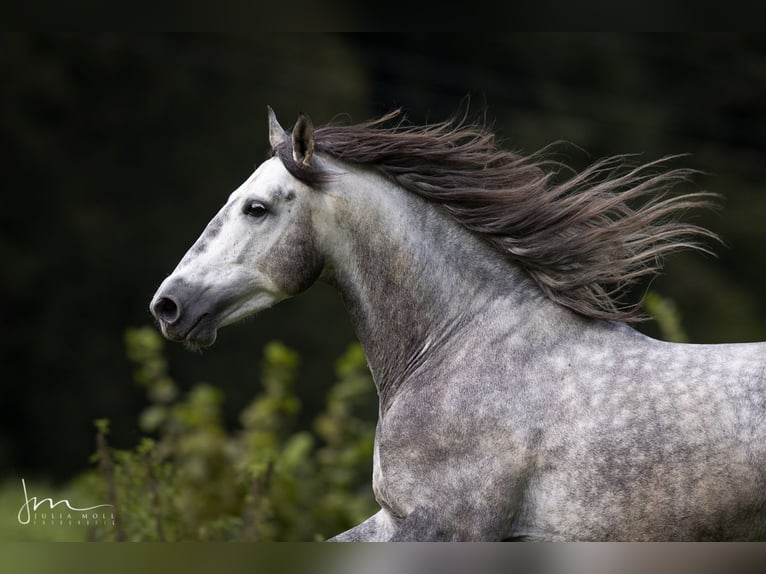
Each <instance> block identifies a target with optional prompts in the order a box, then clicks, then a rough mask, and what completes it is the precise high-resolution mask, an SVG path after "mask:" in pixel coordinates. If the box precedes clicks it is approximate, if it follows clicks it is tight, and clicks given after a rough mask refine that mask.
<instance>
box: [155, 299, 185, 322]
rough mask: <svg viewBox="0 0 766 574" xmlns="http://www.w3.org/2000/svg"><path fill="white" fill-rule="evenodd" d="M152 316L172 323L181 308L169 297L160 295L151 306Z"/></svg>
mask: <svg viewBox="0 0 766 574" xmlns="http://www.w3.org/2000/svg"><path fill="white" fill-rule="evenodd" d="M152 311H153V312H154V316H155V317H157V319H159V320H160V321H163V322H164V323H169V324H172V323H174V322H176V321H177V320H178V317H179V315H180V314H181V310H180V308H179V307H178V305H177V304H176V302H175V301H173V300H172V299H171V298H170V297H160V298H159V299H157V301H155V302H154V305H153V306H152Z"/></svg>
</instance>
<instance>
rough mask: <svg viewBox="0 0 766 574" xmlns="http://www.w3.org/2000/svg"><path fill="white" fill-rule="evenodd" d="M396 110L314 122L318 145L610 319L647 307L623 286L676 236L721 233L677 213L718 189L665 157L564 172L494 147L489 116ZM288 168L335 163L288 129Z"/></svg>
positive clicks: (553, 290)
mask: <svg viewBox="0 0 766 574" xmlns="http://www.w3.org/2000/svg"><path fill="white" fill-rule="evenodd" d="M399 116H400V111H399V110H396V111H393V112H390V113H388V114H386V115H384V116H382V117H380V118H377V119H374V120H370V121H367V122H364V123H361V124H356V125H337V124H335V125H334V124H329V125H326V126H322V127H319V128H317V129H316V130H315V149H316V151H317V152H320V153H324V154H327V155H329V156H332V157H335V158H337V159H339V160H342V161H344V162H349V163H352V164H360V165H368V166H372V167H375V168H377V169H378V170H379V171H380V172H382V173H383V174H385V175H386V176H388V177H390V178H391V179H393V180H394V181H396V182H397V183H398V184H399V185H401V186H402V187H404V188H405V189H407V190H408V191H410V192H412V193H415V194H417V195H419V196H421V197H423V198H425V199H426V200H428V201H430V202H432V203H434V204H436V205H438V206H440V207H441V208H442V209H444V210H445V211H446V212H447V213H449V214H450V215H451V216H452V217H454V218H455V219H456V220H457V221H458V222H459V223H461V224H462V225H463V226H464V227H465V228H467V229H468V230H470V231H472V232H473V233H475V234H477V235H479V236H480V237H482V238H483V239H485V240H486V241H487V242H488V243H490V244H491V245H492V246H493V247H494V248H495V249H497V250H498V251H500V252H501V253H503V254H505V255H506V256H507V257H508V258H509V259H511V260H513V261H514V262H516V263H517V264H518V265H519V266H521V268H523V269H524V270H525V271H526V272H527V273H528V274H529V275H530V276H531V277H532V278H533V279H534V280H535V281H536V283H537V284H538V285H539V286H540V288H541V289H542V290H543V292H544V293H545V294H546V295H547V296H548V297H549V298H550V299H551V300H553V301H555V302H557V303H559V304H561V305H564V306H565V307H568V308H570V309H572V310H574V311H575V312H577V313H580V314H582V315H585V316H588V317H593V318H598V319H608V320H618V321H636V320H641V319H643V318H644V316H643V315H642V313H641V311H640V303H639V304H626V303H624V302H623V300H622V298H623V296H624V294H625V292H626V290H627V288H628V287H629V286H631V285H632V284H634V283H635V282H636V281H637V280H638V279H639V278H641V277H643V276H646V275H651V274H655V273H657V272H658V271H659V269H660V268H661V266H662V256H663V255H665V254H667V253H669V252H671V251H675V250H677V249H679V248H685V247H688V248H692V249H699V250H702V251H705V249H704V247H702V246H701V245H700V243H699V240H700V239H703V238H715V237H716V236H715V234H713V233H712V232H710V231H708V230H706V229H704V228H701V227H699V226H696V225H693V224H690V223H684V222H682V221H681V220H680V217H681V215H683V214H684V213H685V212H686V211H687V210H689V209H692V208H699V207H709V206H710V205H711V201H712V198H713V197H714V195H713V194H710V193H705V192H694V193H686V194H678V193H672V190H673V187H674V186H675V185H676V184H678V183H679V182H682V181H687V180H688V179H689V177H690V175H691V174H692V173H693V172H692V171H691V170H686V169H664V164H665V163H666V161H667V160H668V159H671V158H663V159H660V160H657V161H653V162H649V163H647V164H644V165H639V166H632V167H631V166H629V165H627V161H626V160H627V158H626V156H615V157H610V158H606V159H603V160H600V161H597V162H596V163H594V164H592V165H591V166H589V167H588V168H586V169H585V170H583V171H582V172H580V173H574V174H573V175H571V176H570V177H569V178H568V179H566V180H565V181H563V182H556V181H555V180H556V178H557V176H558V174H559V173H560V171H561V168H562V167H563V166H562V164H560V163H558V162H555V161H551V160H549V159H546V158H545V157H543V155H542V154H539V153H538V154H533V155H530V156H522V155H520V154H517V153H514V152H511V151H507V150H503V149H499V148H498V147H497V145H496V142H495V135H494V134H493V133H492V132H491V131H490V130H489V129H488V128H487V127H486V126H485V125H483V124H473V123H468V122H466V121H465V118H463V119H459V118H452V119H450V120H447V121H445V122H441V123H437V124H433V125H428V126H411V125H405V124H404V123H403V122H401V121H399V122H398V123H394V125H390V124H391V122H392V120H394V119H396V118H397V117H399ZM272 153H273V154H275V155H277V156H278V157H279V158H280V159H281V161H282V162H283V163H284V165H285V167H286V168H287V169H288V170H289V171H290V173H291V174H292V175H293V176H295V177H297V178H298V179H300V180H301V181H304V182H306V183H308V184H311V185H315V186H321V185H322V184H324V183H326V182H327V181H329V180H331V179H332V178H333V174H332V173H329V172H327V171H326V170H323V169H322V168H321V167H318V166H316V165H309V166H304V165H301V164H298V163H296V162H295V161H294V160H293V154H292V148H291V142H290V138H286V141H285V143H283V144H282V145H280V146H279V147H278V148H277V149H275V150H272Z"/></svg>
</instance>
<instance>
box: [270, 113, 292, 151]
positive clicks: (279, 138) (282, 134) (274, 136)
mask: <svg viewBox="0 0 766 574" xmlns="http://www.w3.org/2000/svg"><path fill="white" fill-rule="evenodd" d="M266 108H268V110H269V143H270V144H271V149H277V147H279V146H280V145H282V144H283V143H285V142H286V141H287V132H286V131H285V130H284V128H283V127H282V126H280V125H279V122H278V121H277V115H276V114H275V113H274V110H272V109H271V106H266Z"/></svg>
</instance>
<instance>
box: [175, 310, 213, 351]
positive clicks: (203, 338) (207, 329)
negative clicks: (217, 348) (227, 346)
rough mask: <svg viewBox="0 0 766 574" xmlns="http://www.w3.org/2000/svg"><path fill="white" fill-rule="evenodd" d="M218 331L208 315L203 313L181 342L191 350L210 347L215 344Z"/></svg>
mask: <svg viewBox="0 0 766 574" xmlns="http://www.w3.org/2000/svg"><path fill="white" fill-rule="evenodd" d="M217 334H218V330H217V329H216V323H215V320H214V319H213V317H212V315H211V314H210V313H203V314H202V315H200V316H199V318H198V319H197V320H196V321H195V322H194V323H193V324H192V326H191V327H190V328H189V330H188V331H187V333H186V335H185V336H184V337H183V342H184V343H185V344H186V345H187V346H189V347H193V348H201V347H210V346H211V345H212V344H213V343H215V339H216V336H217Z"/></svg>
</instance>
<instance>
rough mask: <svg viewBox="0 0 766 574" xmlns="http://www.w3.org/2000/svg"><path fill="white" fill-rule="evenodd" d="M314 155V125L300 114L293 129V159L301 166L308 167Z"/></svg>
mask: <svg viewBox="0 0 766 574" xmlns="http://www.w3.org/2000/svg"><path fill="white" fill-rule="evenodd" d="M312 155H314V124H312V123H311V118H309V117H308V116H307V115H306V114H304V113H303V112H301V113H300V114H299V115H298V121H297V122H295V127H294V128H293V159H294V160H295V161H296V162H298V163H299V164H301V165H309V163H310V162H311V156H312Z"/></svg>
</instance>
